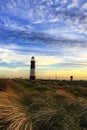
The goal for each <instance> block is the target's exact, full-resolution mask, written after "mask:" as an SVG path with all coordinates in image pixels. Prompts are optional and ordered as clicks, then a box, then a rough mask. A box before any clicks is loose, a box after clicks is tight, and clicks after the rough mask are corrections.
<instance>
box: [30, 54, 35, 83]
mask: <svg viewBox="0 0 87 130" xmlns="http://www.w3.org/2000/svg"><path fill="white" fill-rule="evenodd" d="M35 71H36V70H35V58H34V56H32V57H31V64H30V80H35V79H36V75H35Z"/></svg>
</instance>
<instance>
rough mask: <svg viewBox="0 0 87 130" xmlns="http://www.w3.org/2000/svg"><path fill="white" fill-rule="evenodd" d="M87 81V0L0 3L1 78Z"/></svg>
mask: <svg viewBox="0 0 87 130" xmlns="http://www.w3.org/2000/svg"><path fill="white" fill-rule="evenodd" d="M32 56H35V60H36V77H37V78H47V79H51V78H54V79H55V78H58V79H69V77H70V75H73V76H74V78H75V79H85V80H87V0H0V77H1V78H14V77H16V78H17V77H22V78H29V74H30V60H31V57H32Z"/></svg>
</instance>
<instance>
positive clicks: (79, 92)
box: [0, 79, 87, 130]
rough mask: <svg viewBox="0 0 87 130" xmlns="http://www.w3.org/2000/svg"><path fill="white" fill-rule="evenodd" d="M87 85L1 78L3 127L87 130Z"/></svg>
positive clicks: (0, 125) (5, 129)
mask: <svg viewBox="0 0 87 130" xmlns="http://www.w3.org/2000/svg"><path fill="white" fill-rule="evenodd" d="M86 86H87V82H81V81H78V82H69V81H51V80H49V81H45V80H42V81H41V80H36V81H34V82H33V81H28V80H23V79H20V80H19V79H14V80H0V130H87V87H86ZM3 88H4V89H3Z"/></svg>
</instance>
